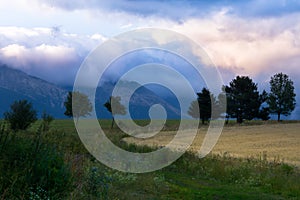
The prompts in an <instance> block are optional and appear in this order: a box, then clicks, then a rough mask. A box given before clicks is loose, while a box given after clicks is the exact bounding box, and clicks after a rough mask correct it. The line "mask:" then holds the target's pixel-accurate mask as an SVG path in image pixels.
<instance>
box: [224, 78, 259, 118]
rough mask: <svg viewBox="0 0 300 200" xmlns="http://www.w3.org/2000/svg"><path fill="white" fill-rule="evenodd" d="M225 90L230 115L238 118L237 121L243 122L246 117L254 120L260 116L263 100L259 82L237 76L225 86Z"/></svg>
mask: <svg viewBox="0 0 300 200" xmlns="http://www.w3.org/2000/svg"><path fill="white" fill-rule="evenodd" d="M225 91H226V93H227V105H228V107H227V113H228V115H229V117H231V118H236V119H237V123H242V122H243V121H244V120H245V119H246V120H252V119H253V118H255V117H257V116H258V114H259V109H260V106H261V104H262V102H261V99H260V95H259V92H258V90H257V84H255V83H254V82H253V81H252V79H251V78H249V77H248V76H237V77H236V78H235V79H233V80H232V81H231V82H230V83H229V86H226V87H225Z"/></svg>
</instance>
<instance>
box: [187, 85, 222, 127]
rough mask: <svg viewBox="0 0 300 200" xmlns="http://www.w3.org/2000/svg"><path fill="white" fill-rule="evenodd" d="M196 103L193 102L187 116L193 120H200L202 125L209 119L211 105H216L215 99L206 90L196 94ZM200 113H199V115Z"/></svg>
mask: <svg viewBox="0 0 300 200" xmlns="http://www.w3.org/2000/svg"><path fill="white" fill-rule="evenodd" d="M197 96H198V97H197V101H193V102H192V103H191V106H190V107H189V110H188V114H189V115H190V116H192V117H193V118H200V119H201V120H202V124H204V123H205V122H206V121H209V120H210V119H211V112H212V103H213V105H214V106H215V105H216V104H217V102H216V98H215V97H214V96H213V95H212V94H211V93H210V91H209V90H208V89H206V88H203V89H202V91H201V92H199V93H197ZM199 112H200V113H199Z"/></svg>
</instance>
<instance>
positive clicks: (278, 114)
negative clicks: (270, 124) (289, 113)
mask: <svg viewBox="0 0 300 200" xmlns="http://www.w3.org/2000/svg"><path fill="white" fill-rule="evenodd" d="M277 121H278V122H280V112H279V113H277Z"/></svg>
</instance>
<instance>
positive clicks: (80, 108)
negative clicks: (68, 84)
mask: <svg viewBox="0 0 300 200" xmlns="http://www.w3.org/2000/svg"><path fill="white" fill-rule="evenodd" d="M64 105H65V108H66V111H65V113H64V114H65V115H66V116H68V117H74V118H75V119H76V121H78V119H79V117H85V116H88V115H90V112H92V110H93V107H92V104H91V102H90V100H89V98H88V96H87V95H85V94H82V93H80V92H69V93H68V96H67V99H66V101H65V102H64Z"/></svg>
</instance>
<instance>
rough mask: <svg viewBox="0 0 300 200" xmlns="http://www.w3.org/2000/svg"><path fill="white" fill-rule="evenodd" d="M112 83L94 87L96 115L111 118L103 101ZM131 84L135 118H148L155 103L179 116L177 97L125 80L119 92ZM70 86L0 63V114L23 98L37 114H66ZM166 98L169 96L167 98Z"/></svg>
mask: <svg viewBox="0 0 300 200" xmlns="http://www.w3.org/2000/svg"><path fill="white" fill-rule="evenodd" d="M114 86H115V84H114V83H112V82H109V81H106V82H103V83H102V84H101V85H99V87H98V88H97V92H96V97H95V105H96V113H97V116H98V118H104V119H110V118H111V114H110V113H109V112H108V111H107V110H106V108H105V107H104V106H103V104H104V103H105V102H106V101H107V100H108V99H109V97H110V96H111V94H112V91H113V88H114ZM132 86H138V87H139V88H138V89H137V90H136V92H135V93H134V94H133V95H132V97H131V98H130V100H129V102H130V107H129V112H130V114H131V117H133V118H135V119H148V118H149V115H148V111H149V108H150V107H151V106H152V105H154V104H161V105H162V106H163V107H164V108H165V109H166V112H167V116H168V118H179V117H180V108H179V104H178V101H177V100H176V98H175V97H174V98H171V100H170V96H169V95H168V97H161V95H158V94H156V93H155V92H154V91H152V90H150V89H147V88H146V87H144V86H140V85H138V83H136V82H126V83H124V84H123V86H122V94H120V96H126V94H128V92H129V90H130V88H131V87H132ZM72 90H73V87H72V86H67V87H60V86H57V85H55V84H52V83H49V82H47V81H45V80H42V79H40V78H37V77H34V76H30V75H28V74H26V73H24V72H22V71H20V70H16V69H12V68H9V67H7V66H6V65H0V105H1V107H0V118H3V113H4V112H5V111H8V110H9V106H10V105H11V104H12V103H13V102H14V101H16V100H22V99H26V100H28V101H29V102H31V103H32V104H33V107H34V109H35V110H37V111H38V114H39V116H40V115H41V113H42V112H43V111H46V112H47V113H49V114H51V115H52V116H54V117H55V118H66V116H65V115H64V112H65V108H64V101H65V99H66V97H67V94H68V91H72ZM167 98H168V99H167Z"/></svg>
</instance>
